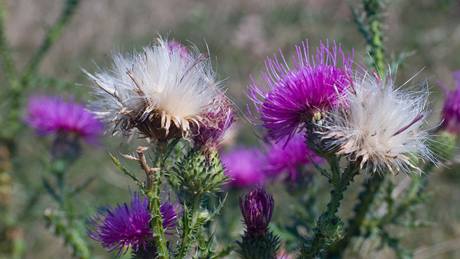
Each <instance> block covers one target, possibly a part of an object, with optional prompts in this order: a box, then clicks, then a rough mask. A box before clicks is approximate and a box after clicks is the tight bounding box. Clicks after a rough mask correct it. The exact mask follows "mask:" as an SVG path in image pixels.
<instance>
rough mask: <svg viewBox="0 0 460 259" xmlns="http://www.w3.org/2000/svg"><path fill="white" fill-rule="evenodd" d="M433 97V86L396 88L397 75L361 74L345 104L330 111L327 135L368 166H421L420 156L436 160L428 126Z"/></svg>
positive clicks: (380, 170) (391, 169) (392, 169)
mask: <svg viewBox="0 0 460 259" xmlns="http://www.w3.org/2000/svg"><path fill="white" fill-rule="evenodd" d="M427 97H428V91H427V89H422V90H418V91H406V90H403V89H400V88H396V87H395V86H394V83H393V81H392V79H391V77H388V78H385V79H380V78H378V77H377V76H373V75H370V74H362V75H358V76H356V78H355V79H354V83H353V87H351V88H350V89H349V90H348V91H347V93H346V94H345V96H344V100H343V101H344V102H345V103H344V105H343V106H341V107H342V108H338V109H336V110H334V111H332V112H331V113H330V114H328V119H327V123H326V125H325V126H323V127H324V129H325V131H323V132H321V134H322V135H323V140H325V143H326V145H327V147H328V148H330V149H331V150H334V151H335V152H336V153H337V154H338V155H344V156H347V157H348V158H349V159H350V160H352V161H356V162H357V163H359V165H360V168H361V169H362V170H364V171H367V172H377V173H384V172H387V171H389V172H391V173H399V172H403V173H409V172H419V169H418V168H417V166H416V164H415V162H417V159H429V160H433V157H432V155H431V152H430V151H429V149H428V147H427V141H428V137H429V136H428V133H427V131H426V130H424V129H423V124H424V119H425V113H426V111H425V109H426V104H427Z"/></svg>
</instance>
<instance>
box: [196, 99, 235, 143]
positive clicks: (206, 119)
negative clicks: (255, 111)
mask: <svg viewBox="0 0 460 259" xmlns="http://www.w3.org/2000/svg"><path fill="white" fill-rule="evenodd" d="M213 102H215V105H212V106H211V107H210V108H212V109H208V110H207V111H206V112H204V113H203V116H202V118H203V126H202V127H201V128H200V129H199V132H197V133H196V134H195V135H194V136H193V142H194V145H195V146H196V147H199V148H204V149H216V148H217V146H218V145H219V144H220V142H221V141H222V138H223V137H224V134H225V132H226V131H227V130H228V129H229V128H230V126H231V125H232V123H233V121H234V118H235V117H234V112H233V109H232V106H231V103H230V101H229V100H228V99H227V97H226V96H225V95H224V94H221V95H220V96H218V97H217V98H216V99H214V101H213Z"/></svg>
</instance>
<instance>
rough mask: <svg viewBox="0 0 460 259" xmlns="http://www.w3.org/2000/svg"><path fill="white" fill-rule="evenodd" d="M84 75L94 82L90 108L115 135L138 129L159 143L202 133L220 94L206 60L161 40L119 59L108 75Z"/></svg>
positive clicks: (117, 58)
mask: <svg viewBox="0 0 460 259" xmlns="http://www.w3.org/2000/svg"><path fill="white" fill-rule="evenodd" d="M86 73H87V75H88V76H89V77H90V79H92V81H93V82H94V83H95V92H96V96H97V99H96V100H95V101H94V103H93V104H92V110H93V111H94V113H95V114H96V115H97V116H99V118H101V119H103V120H105V121H106V122H109V123H110V124H111V125H112V130H113V132H114V133H117V132H121V133H123V134H125V135H129V134H131V133H132V130H133V129H134V128H137V129H138V130H139V131H140V132H141V134H142V135H143V136H144V137H147V138H152V139H157V140H166V139H170V138H177V137H188V136H190V134H191V133H192V131H193V130H197V131H198V129H199V127H200V123H201V121H202V117H201V116H202V114H203V112H205V111H207V110H209V109H210V108H212V107H210V106H212V105H213V104H214V103H215V102H213V99H215V98H216V97H217V96H219V95H221V94H222V91H221V90H220V89H219V88H218V86H217V83H216V82H215V79H214V73H213V71H212V68H211V66H210V62H209V61H208V59H207V58H205V57H204V56H203V55H201V54H198V53H193V52H191V51H189V50H188V49H185V47H184V46H182V45H180V44H178V43H176V42H168V41H164V40H162V39H161V38H159V39H158V42H157V44H154V45H152V46H149V47H145V48H144V49H143V51H141V52H140V53H134V54H131V55H121V54H118V55H115V56H114V57H113V66H112V69H111V70H109V71H101V72H99V73H95V74H89V73H88V72H86Z"/></svg>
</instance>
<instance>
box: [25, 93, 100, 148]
mask: <svg viewBox="0 0 460 259" xmlns="http://www.w3.org/2000/svg"><path fill="white" fill-rule="evenodd" d="M24 120H25V122H26V123H27V124H28V125H29V126H30V127H32V128H34V129H35V130H36V131H37V132H38V133H39V134H43V135H48V134H58V133H71V134H75V135H77V136H79V137H81V138H83V139H85V140H86V141H87V142H94V141H95V140H96V139H97V137H99V136H100V135H101V134H102V131H103V125H102V123H101V122H100V121H98V120H97V119H96V118H95V117H94V116H93V115H92V114H91V113H90V112H88V111H87V110H86V109H85V107H84V106H83V105H81V104H79V103H76V102H72V101H65V100H64V99H62V98H61V97H53V96H34V97H31V98H30V99H29V102H28V105H27V110H26V114H25V118H24Z"/></svg>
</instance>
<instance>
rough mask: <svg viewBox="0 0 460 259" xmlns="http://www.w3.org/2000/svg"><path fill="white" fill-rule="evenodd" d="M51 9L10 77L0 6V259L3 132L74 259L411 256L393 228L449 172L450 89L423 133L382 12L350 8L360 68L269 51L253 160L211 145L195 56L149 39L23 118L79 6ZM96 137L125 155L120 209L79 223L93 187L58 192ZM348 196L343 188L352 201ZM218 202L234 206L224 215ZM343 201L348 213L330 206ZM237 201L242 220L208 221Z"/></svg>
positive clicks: (308, 46)
mask: <svg viewBox="0 0 460 259" xmlns="http://www.w3.org/2000/svg"><path fill="white" fill-rule="evenodd" d="M64 3H65V5H64V8H63V10H62V14H61V16H60V17H59V18H58V20H57V22H56V23H55V24H54V25H52V26H51V27H50V29H49V30H48V32H47V33H46V35H45V38H44V40H43V43H42V44H41V46H40V48H39V49H38V50H37V51H36V53H35V54H34V55H33V56H32V58H31V59H30V61H29V63H27V64H26V66H25V68H24V70H23V71H19V70H18V68H17V67H16V66H15V64H14V60H13V58H12V57H11V54H10V53H11V51H10V46H9V45H8V42H7V40H6V37H5V35H4V15H5V14H4V12H3V8H2V7H3V6H1V5H0V58H1V59H0V61H1V65H2V70H3V72H4V74H5V80H6V81H5V82H6V84H7V85H8V87H7V88H5V89H6V90H5V91H6V92H5V93H0V94H2V95H3V94H5V95H7V96H8V97H11V98H9V100H8V102H7V103H6V104H5V107H6V109H5V110H6V111H7V113H8V114H6V115H7V116H6V117H5V116H1V117H2V118H6V122H8V123H5V125H6V126H5V127H2V128H1V129H0V213H1V215H0V216H1V217H0V218H1V220H0V223H1V225H0V227H1V228H0V234H1V235H0V245H1V247H0V249H1V252H2V253H3V252H4V254H6V256H7V257H8V258H20V257H21V255H22V253H23V249H21V248H20V242H18V240H20V239H21V231H20V229H19V227H18V225H17V223H18V222H17V220H15V219H14V218H15V217H14V214H13V213H11V211H10V208H9V204H10V202H11V198H12V197H11V191H12V189H13V188H12V187H13V182H12V178H11V176H10V173H11V172H12V171H14V170H15V168H14V164H13V163H12V161H13V160H14V159H16V156H17V155H18V154H16V153H15V152H16V148H17V146H18V140H17V138H16V137H15V134H16V133H17V132H18V131H20V130H22V128H23V126H24V125H27V126H29V127H30V128H32V129H34V130H35V133H36V135H37V136H38V137H39V138H40V139H42V140H44V142H45V143H46V145H47V147H48V150H49V159H48V162H49V163H48V165H47V168H46V169H47V170H45V172H44V173H43V174H42V179H43V187H42V188H43V190H45V191H46V193H47V194H48V195H49V197H51V199H52V201H53V202H52V203H50V204H47V208H46V209H45V211H44V213H43V214H44V218H45V221H46V224H47V226H48V227H49V229H50V230H51V231H52V232H53V233H54V234H55V236H57V237H58V238H59V239H62V240H63V241H64V243H65V244H66V245H67V246H68V247H69V248H70V249H71V252H72V254H73V256H74V257H76V258H93V257H94V256H95V255H94V254H93V250H92V249H91V248H92V243H95V244H97V243H98V244H99V245H100V246H101V247H102V248H103V249H105V250H106V251H107V252H108V253H110V255H109V256H112V257H123V258H137V259H153V258H161V259H168V258H180V259H183V258H209V259H217V258H226V257H227V256H229V255H231V256H236V257H240V258H245V259H258V258H260V259H270V258H273V259H275V258H276V259H282V258H284V259H287V258H343V257H346V256H347V255H348V254H352V253H354V252H355V251H353V249H354V248H355V247H357V246H359V245H360V244H361V243H362V242H371V241H374V240H377V241H378V242H379V244H381V247H389V248H391V249H392V250H393V251H394V252H395V255H396V256H397V257H398V258H409V257H411V256H412V252H411V251H410V249H407V248H405V247H404V246H403V245H402V242H401V238H400V237H399V236H397V235H396V234H395V233H394V232H393V231H392V229H393V228H394V227H401V226H402V227H404V228H407V229H412V228H414V227H418V226H420V225H422V224H419V221H418V219H417V220H415V219H416V218H415V214H414V213H413V212H414V209H415V208H416V207H417V206H419V205H421V204H422V203H424V202H426V200H427V197H428V196H427V194H426V193H427V192H426V188H427V185H428V183H429V181H428V178H427V176H428V175H430V174H431V173H432V172H434V170H435V169H436V168H437V166H438V165H441V164H442V163H448V162H449V161H451V160H452V157H453V154H454V152H455V144H456V140H457V135H458V134H459V132H460V108H459V107H460V106H459V102H460V77H459V75H458V73H455V74H454V79H455V81H456V84H457V85H456V88H455V89H454V90H446V91H445V94H446V99H445V101H444V106H443V109H442V112H441V116H442V121H441V122H440V123H439V124H438V125H439V126H438V127H432V126H430V125H429V123H428V120H429V118H428V117H429V112H428V111H429V110H430V107H429V106H430V102H429V91H428V87H425V86H420V87H418V86H414V87H407V84H409V83H411V82H410V80H408V81H407V82H406V83H404V84H399V83H398V80H396V76H395V73H396V69H395V68H397V66H398V65H399V63H400V60H399V61H395V62H390V61H388V60H387V57H386V56H385V53H386V51H387V50H386V48H385V46H384V33H383V28H384V27H385V26H384V15H383V11H384V8H385V3H384V1H383V0H363V1H362V5H361V6H359V7H358V8H352V11H353V15H354V19H355V22H356V24H357V27H358V30H359V31H360V32H361V34H362V35H363V36H364V39H365V43H366V48H367V49H366V50H367V54H368V55H366V56H367V59H365V60H361V59H360V58H359V57H360V56H362V55H354V53H355V51H354V50H352V49H347V48H346V47H344V46H342V45H341V44H340V43H339V42H335V41H329V40H325V41H320V42H319V43H315V42H309V41H308V40H304V41H302V42H300V43H298V44H297V45H295V46H294V48H293V50H292V52H293V54H292V55H290V56H289V55H287V54H286V55H285V54H283V53H282V52H281V51H280V52H279V53H278V54H275V55H273V56H271V57H269V58H267V59H266V60H265V69H263V71H262V72H261V74H260V76H259V77H258V78H257V77H255V79H251V81H250V83H249V87H248V93H247V95H248V97H249V99H250V102H251V103H250V107H251V108H250V109H249V111H248V112H249V113H250V116H249V117H251V119H252V122H255V124H256V125H255V126H256V127H257V129H261V132H259V133H260V135H261V136H262V137H261V138H260V139H259V142H258V143H259V144H260V147H242V146H237V147H236V148H234V149H230V150H229V149H226V150H222V149H221V147H220V146H221V142H222V141H223V139H224V135H225V133H226V132H227V131H228V130H229V129H230V127H231V126H232V123H233V122H234V121H235V117H236V114H235V110H236V108H235V107H234V106H233V102H232V101H231V100H230V98H229V97H228V96H227V93H226V89H225V88H224V87H223V83H222V82H219V81H218V80H217V79H216V78H217V76H216V74H215V72H214V70H213V68H212V65H211V62H210V60H211V58H210V57H209V55H210V54H209V53H206V54H204V53H201V52H200V51H199V49H198V47H196V46H186V45H184V44H182V43H180V42H178V41H175V40H168V39H165V38H162V37H158V38H156V39H155V40H154V42H152V43H151V44H150V45H148V46H146V47H144V48H143V49H141V50H140V51H137V52H135V51H134V52H130V53H129V54H122V53H119V54H115V55H113V57H112V60H113V61H112V64H111V65H109V67H107V68H98V69H97V70H96V71H91V69H88V70H84V74H85V75H86V76H87V78H88V81H90V83H89V84H90V85H91V90H92V94H93V96H92V99H91V100H90V101H89V103H88V105H87V106H85V105H82V104H80V103H78V102H76V101H73V99H70V100H68V99H65V98H63V97H52V96H45V95H41V96H35V95H34V96H32V97H31V98H30V99H29V102H28V103H27V105H24V106H23V105H22V103H23V102H24V98H23V97H24V96H25V95H26V94H25V93H28V90H30V89H31V88H32V87H34V86H35V85H38V83H37V82H43V81H47V82H48V81H49V82H55V83H56V82H57V81H56V80H54V79H53V80H45V79H48V78H44V77H42V76H40V75H39V73H38V72H37V71H38V68H39V66H40V63H41V61H42V60H43V58H44V57H45V55H46V53H47V52H48V50H49V49H50V48H51V47H52V45H53V43H54V42H55V41H56V39H57V38H58V36H59V35H60V34H61V33H62V31H63V29H64V26H65V25H66V24H67V23H68V21H69V19H70V18H71V16H72V14H73V13H74V12H75V8H76V7H77V5H78V3H79V1H77V0H67V1H65V2H64ZM314 46H316V47H314ZM208 52H209V51H208ZM387 63H389V64H388V65H387ZM364 64H367V67H366V65H364ZM387 67H388V69H387ZM23 107H25V112H23V111H22V109H23ZM0 120H1V119H0ZM102 123H105V126H103V124H102ZM2 125H3V124H2ZM259 126H260V127H259ZM104 129H105V130H106V133H107V135H112V136H115V135H116V136H117V137H118V139H117V141H123V142H127V143H128V142H130V141H131V140H133V139H136V143H140V144H139V145H138V146H137V147H135V148H133V149H132V150H130V151H129V152H128V153H126V154H111V155H110V158H111V159H112V162H113V164H114V165H115V167H117V168H118V169H119V170H120V171H121V172H122V173H123V174H124V175H125V176H126V178H127V179H128V180H129V181H131V182H132V183H133V184H134V186H135V187H134V188H135V189H134V190H130V192H129V193H127V194H126V198H125V199H124V201H125V202H123V203H119V204H118V205H115V206H113V207H111V206H107V207H102V208H99V210H98V211H97V212H95V213H94V215H92V216H91V217H87V216H86V215H83V213H82V212H81V210H79V207H78V204H79V202H80V201H79V200H78V198H77V197H78V194H79V193H81V192H82V191H84V190H85V189H86V187H87V186H88V185H89V184H90V183H91V181H92V178H90V179H86V180H84V181H83V182H82V183H80V184H78V185H76V184H71V182H70V181H69V177H70V176H71V175H70V171H71V170H70V169H71V168H72V166H73V165H74V164H75V162H76V161H78V160H79V159H80V158H81V154H82V153H83V152H84V150H85V148H86V147H87V146H94V144H98V143H100V141H99V140H100V137H101V135H102V131H103V130H104ZM120 138H121V140H120ZM128 163H130V164H134V165H135V166H136V167H134V168H135V169H133V167H131V166H130V167H128V166H127V165H125V164H128ZM128 168H129V169H128ZM396 175H400V176H399V177H396ZM280 180H281V181H280ZM356 180H358V181H356ZM273 183H274V186H273V188H272V186H270V185H271V184H273ZM349 189H354V190H358V191H359V194H358V195H357V197H351V193H353V192H351V191H350V190H349ZM267 190H270V192H271V194H270V193H269V192H268V191H267ZM227 192H228V193H230V195H229V196H233V199H234V200H233V202H234V203H235V206H234V207H233V208H232V207H229V206H228V203H225V202H226V200H227ZM241 193H245V195H240V194H241ZM272 194H276V195H275V198H274V197H273V196H272ZM324 194H325V195H324ZM283 195H284V196H283ZM237 196H239V197H240V199H239V200H237ZM286 196H288V197H287V198H286ZM323 196H325V197H323ZM36 197H38V195H37V196H36ZM278 197H282V198H283V199H280V200H278ZM284 198H286V200H284ZM323 198H326V199H323ZM36 199H38V198H35V197H32V198H30V201H28V202H26V204H34V203H36V201H37V200H36ZM231 199H232V197H230V201H232V200H231ZM275 199H276V206H277V210H276V213H274V212H275ZM346 200H347V201H350V200H352V201H354V204H351V205H352V206H344V201H346ZM237 203H238V204H239V208H240V212H241V215H242V217H234V214H232V213H228V215H224V216H223V217H222V218H220V217H219V216H220V214H227V212H231V210H233V211H235V207H237V205H236V204H237ZM31 206H32V205H31ZM31 206H26V207H27V208H26V209H30V207H31ZM278 208H281V210H278ZM348 208H352V209H350V211H349V213H343V211H344V210H347V209H348ZM222 210H224V213H221V211H222ZM26 212H27V211H26ZM23 214H27V213H23ZM276 214H280V216H279V215H276ZM344 215H350V216H349V217H345V216H344ZM224 217H225V220H228V221H233V222H235V221H236V222H238V221H239V220H240V219H241V220H240V221H241V223H242V224H240V225H241V229H239V232H238V233H239V234H235V233H234V232H236V231H234V229H231V227H229V226H228V225H230V223H233V222H230V223H229V224H228V225H227V223H228V222H225V223H224V224H219V223H222V222H224V221H223V220H222V219H223V218H224ZM228 218H231V219H230V220H229V219H228ZM85 219H86V221H87V224H86V226H84V224H83V222H84V221H85ZM236 225H237V224H236ZM221 232H226V233H225V240H224V241H222V240H221V236H219V234H220V233H221ZM232 235H233V236H232ZM235 235H239V237H238V238H237V240H233V239H235ZM229 240H232V242H228V241H229ZM91 242H92V243H91ZM18 247H19V248H18ZM375 249H376V250H377V249H379V248H375Z"/></svg>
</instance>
